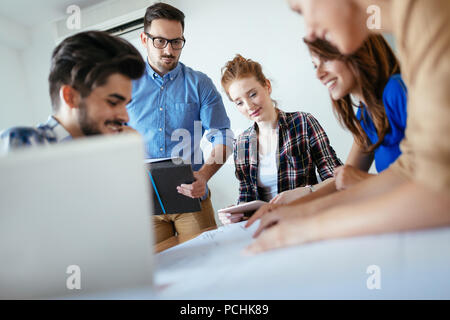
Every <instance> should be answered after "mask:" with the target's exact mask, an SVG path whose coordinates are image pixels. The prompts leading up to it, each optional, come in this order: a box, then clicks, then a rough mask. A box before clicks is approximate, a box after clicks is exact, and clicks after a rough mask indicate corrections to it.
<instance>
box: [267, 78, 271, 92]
mask: <svg viewBox="0 0 450 320" xmlns="http://www.w3.org/2000/svg"><path fill="white" fill-rule="evenodd" d="M266 87H267V89H268V90H269V94H272V84H271V83H270V80H269V79H266Z"/></svg>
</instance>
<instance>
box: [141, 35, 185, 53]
mask: <svg viewBox="0 0 450 320" xmlns="http://www.w3.org/2000/svg"><path fill="white" fill-rule="evenodd" d="M144 33H145V34H146V35H147V37H148V38H149V39H151V40H152V42H153V46H154V47H155V48H156V49H164V48H165V47H167V44H168V43H170V45H171V46H172V49H173V50H181V49H183V47H184V44H185V43H186V39H180V38H177V39H172V40H169V39H166V38H162V37H152V36H151V35H150V33H148V32H144Z"/></svg>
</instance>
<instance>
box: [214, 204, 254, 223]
mask: <svg viewBox="0 0 450 320" xmlns="http://www.w3.org/2000/svg"><path fill="white" fill-rule="evenodd" d="M233 206H234V205H229V206H228V207H227V208H230V207H233ZM217 215H218V216H219V220H220V222H221V223H222V224H223V225H227V224H230V223H236V222H240V221H243V220H247V217H245V216H244V213H242V212H238V213H229V212H219V213H218V214H217Z"/></svg>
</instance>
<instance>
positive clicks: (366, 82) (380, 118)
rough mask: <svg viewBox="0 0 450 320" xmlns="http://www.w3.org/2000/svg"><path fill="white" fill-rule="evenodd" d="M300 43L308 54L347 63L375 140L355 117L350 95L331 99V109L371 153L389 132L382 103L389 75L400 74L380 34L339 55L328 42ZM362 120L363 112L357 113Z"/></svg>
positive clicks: (359, 142)
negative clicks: (369, 119) (373, 130)
mask: <svg viewBox="0 0 450 320" xmlns="http://www.w3.org/2000/svg"><path fill="white" fill-rule="evenodd" d="M304 42H305V43H306V45H307V46H308V48H309V51H310V52H311V54H315V55H317V56H318V57H319V58H320V59H324V60H340V61H343V62H345V63H346V64H347V66H348V67H349V68H350V70H351V72H352V74H353V75H354V77H355V80H356V85H357V87H358V88H359V89H360V90H361V93H362V97H363V100H364V101H365V102H366V104H367V105H366V108H367V110H368V113H369V114H370V117H371V119H372V122H373V124H374V125H375V129H376V131H377V134H378V141H377V142H376V143H375V144H372V143H371V141H370V140H369V137H368V136H367V134H366V132H365V131H364V130H363V128H362V127H361V124H360V122H359V121H358V119H357V118H356V114H355V112H354V109H353V107H357V108H361V107H362V105H361V104H360V105H355V104H354V103H353V102H352V99H351V96H350V94H347V95H346V96H344V97H343V98H341V99H339V100H333V99H332V101H333V111H334V113H335V115H336V117H337V118H338V120H339V122H340V123H341V125H343V126H344V127H346V128H347V129H348V130H350V132H351V133H352V134H353V137H354V139H355V141H356V143H358V145H360V146H361V147H363V148H364V149H365V152H367V153H371V152H373V151H374V150H375V149H376V148H377V147H378V146H379V145H380V144H381V143H382V142H383V140H384V137H385V135H386V133H387V132H388V131H389V121H388V118H387V116H386V111H385V107H384V104H383V92H384V88H385V86H386V84H387V82H388V81H389V77H391V76H392V75H393V74H396V73H400V64H399V62H398V60H397V58H396V56H395V54H394V52H393V51H392V49H391V47H390V46H389V44H388V43H387V41H386V40H385V39H384V37H383V36H382V35H371V36H369V37H368V38H367V39H366V40H365V41H364V43H363V45H362V46H361V48H359V49H358V50H357V51H356V52H355V53H353V54H350V55H343V54H341V53H340V52H339V50H338V49H337V48H336V47H334V46H333V45H331V44H330V43H329V42H327V41H325V40H321V39H316V40H314V41H308V40H306V39H304ZM361 117H362V120H363V121H365V119H364V114H363V113H361Z"/></svg>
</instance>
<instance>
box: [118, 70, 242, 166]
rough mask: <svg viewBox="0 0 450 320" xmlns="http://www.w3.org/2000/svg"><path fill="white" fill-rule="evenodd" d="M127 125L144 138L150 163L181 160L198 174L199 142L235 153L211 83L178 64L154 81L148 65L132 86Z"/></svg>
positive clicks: (222, 111) (153, 72)
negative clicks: (156, 159)
mask: <svg viewBox="0 0 450 320" xmlns="http://www.w3.org/2000/svg"><path fill="white" fill-rule="evenodd" d="M127 109H128V114H129V117H130V121H129V125H130V126H131V127H133V128H135V129H136V130H137V131H138V132H139V133H140V134H141V135H142V136H143V138H144V142H145V149H146V155H147V157H148V158H169V157H181V158H183V160H184V161H185V162H186V163H191V164H192V167H193V170H194V171H198V170H199V169H200V168H201V166H202V165H203V163H204V159H203V154H202V152H201V149H200V140H201V139H202V137H203V135H204V133H205V132H206V139H207V140H208V141H209V142H211V143H212V144H213V146H215V145H217V144H222V145H227V146H229V147H230V148H232V147H233V138H234V136H233V133H232V132H231V130H230V120H229V119H228V116H227V114H226V112H225V107H224V105H223V101H222V97H221V95H220V93H219V92H218V91H217V89H216V88H215V86H214V84H213V82H212V81H211V79H210V78H209V77H208V76H207V75H205V74H204V73H201V72H199V71H195V70H193V69H191V68H189V67H186V66H185V65H184V64H183V63H181V62H180V63H178V65H177V67H176V68H175V69H173V70H172V71H170V72H169V73H167V74H165V75H164V76H163V77H161V76H160V75H158V74H157V73H156V72H155V71H154V70H153V68H152V67H151V66H150V65H149V64H148V62H147V63H146V72H145V74H144V75H143V76H142V78H141V79H139V80H134V81H133V94H132V101H131V102H130V103H129V104H128V106H127Z"/></svg>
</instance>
